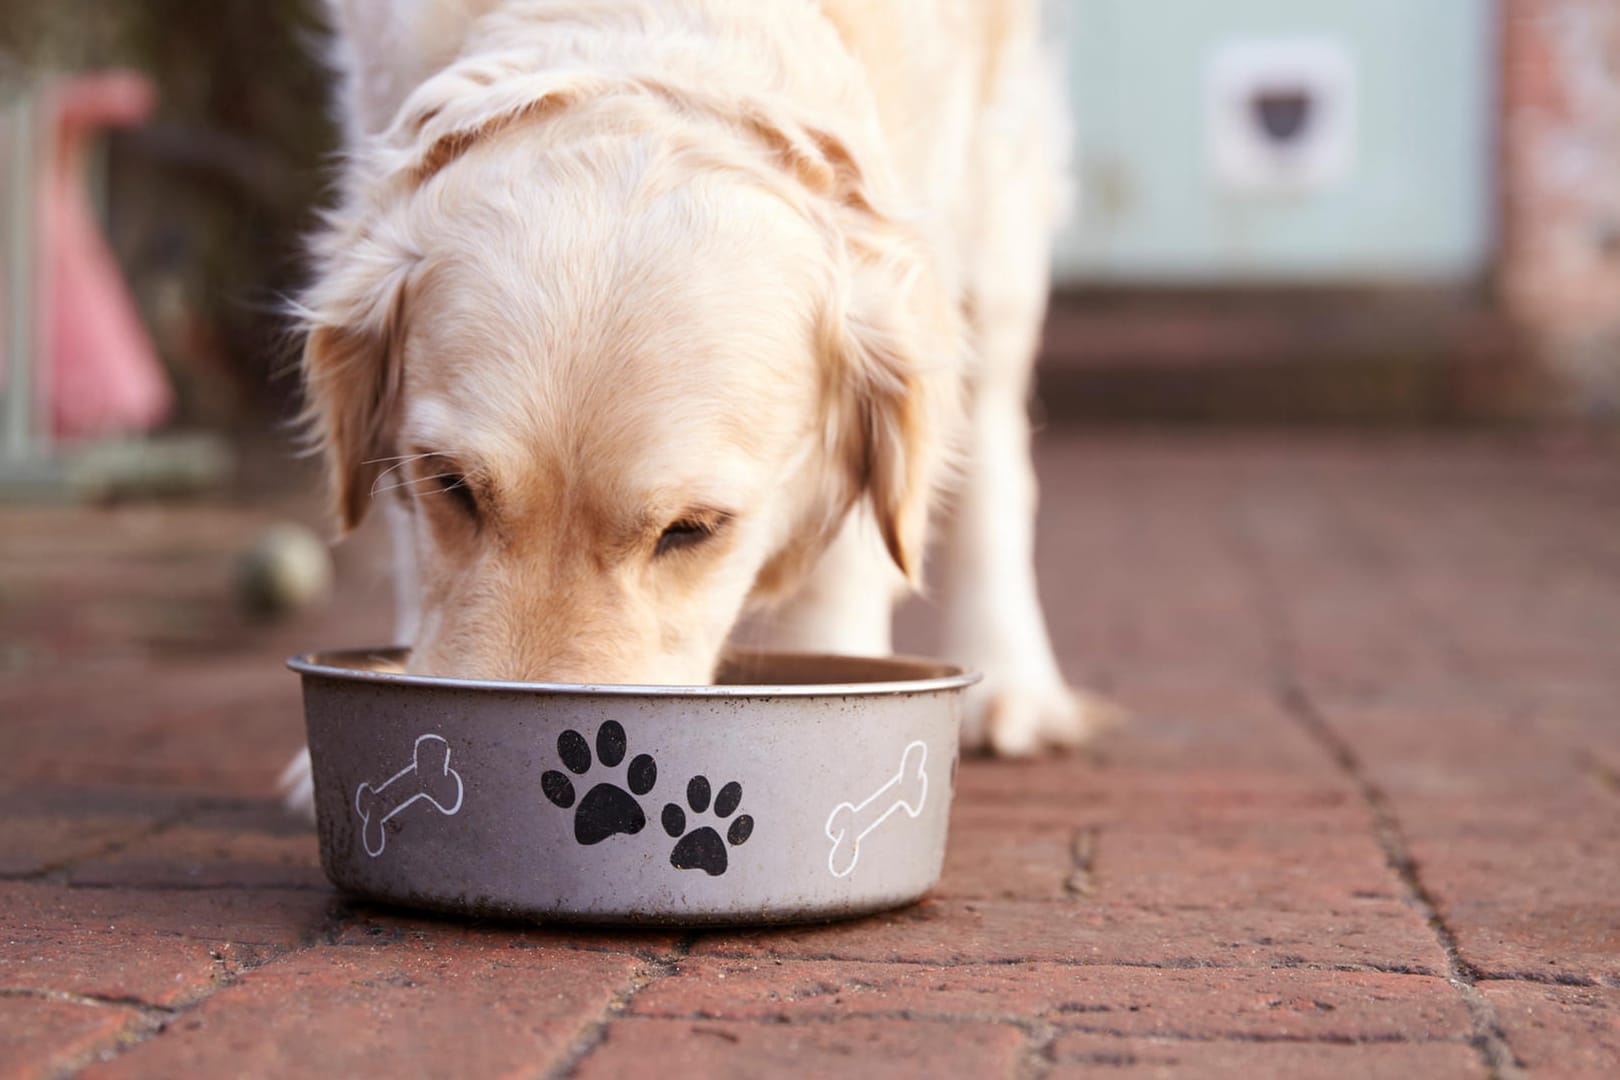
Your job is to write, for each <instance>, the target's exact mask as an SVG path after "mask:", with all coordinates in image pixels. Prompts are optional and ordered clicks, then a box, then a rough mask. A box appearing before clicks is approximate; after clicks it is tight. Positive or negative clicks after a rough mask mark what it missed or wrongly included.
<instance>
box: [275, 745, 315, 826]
mask: <svg viewBox="0 0 1620 1080" xmlns="http://www.w3.org/2000/svg"><path fill="white" fill-rule="evenodd" d="M276 787H277V789H278V790H279V791H280V792H281V801H282V805H284V806H286V808H287V811H288V812H289V813H291V814H293V815H294V816H296V817H301V818H303V819H304V820H305V821H310V822H313V821H314V820H315V780H314V778H313V777H312V776H311V775H310V772H309V750H308V749H307V748H306V749H303V750H300V751H298V755H297V756H296V757H294V758H293V759H292V760H291V761H289V762H287V767H286V768H285V769H283V770H281V779H280V780H278V781H276Z"/></svg>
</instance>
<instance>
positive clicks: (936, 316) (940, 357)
mask: <svg viewBox="0 0 1620 1080" xmlns="http://www.w3.org/2000/svg"><path fill="white" fill-rule="evenodd" d="M855 257H856V258H857V259H859V260H860V261H859V262H857V263H856V265H854V266H853V267H852V268H851V269H850V274H849V285H848V290H849V292H848V297H847V306H846V308H845V311H844V314H843V318H842V325H841V327H839V328H838V330H837V334H838V336H837V338H836V339H835V340H836V341H837V343H838V346H837V347H838V348H839V350H840V357H839V363H838V366H839V368H841V374H842V382H843V387H842V392H843V394H844V395H845V402H844V405H843V408H842V409H841V412H842V413H843V415H844V425H845V432H844V438H845V440H846V441H845V444H844V445H845V448H846V449H845V456H846V460H847V462H848V464H849V466H850V468H851V470H852V476H853V479H854V481H855V483H856V485H857V487H856V491H857V492H858V493H859V492H864V494H865V496H866V498H867V499H868V500H869V502H870V504H871V508H872V513H873V519H874V521H875V522H876V523H877V526H878V532H879V533H880V534H881V535H882V537H883V541H884V544H885V545H886V546H887V547H888V549H889V554H890V556H892V557H893V559H894V562H895V565H896V566H898V567H899V568H900V572H901V573H902V574H904V575H905V577H906V579H907V580H908V581H909V582H911V584H912V585H913V586H916V585H918V584H920V582H921V577H922V563H923V555H924V553H925V550H926V548H927V545H928V520H929V513H930V510H931V508H932V504H933V500H934V496H935V493H936V491H937V490H938V488H939V487H940V485H941V482H942V480H943V477H944V475H945V473H946V472H947V470H948V468H949V464H950V457H951V453H950V446H949V441H950V437H951V432H952V430H953V429H954V427H955V425H954V424H953V423H952V414H953V413H954V412H955V410H957V409H958V408H959V407H960V400H959V397H960V392H959V386H958V380H959V377H960V370H961V366H960V363H959V358H958V357H957V356H956V355H955V354H956V351H957V350H958V349H959V347H960V346H959V344H958V342H959V341H960V338H959V336H958V334H957V332H956V328H957V326H958V319H959V316H958V314H957V311H956V308H955V305H954V304H952V303H950V302H949V301H948V299H947V297H946V296H944V295H943V294H942V291H941V290H940V288H939V287H938V284H937V282H935V281H934V279H933V277H932V275H931V274H929V273H928V272H927V271H926V270H925V269H923V267H922V264H921V263H920V261H918V260H917V258H916V256H915V253H913V252H907V251H903V250H893V251H890V252H888V253H885V254H883V255H881V256H875V255H873V254H865V255H860V254H857V255H856V256H855Z"/></svg>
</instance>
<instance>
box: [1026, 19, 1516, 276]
mask: <svg viewBox="0 0 1620 1080" xmlns="http://www.w3.org/2000/svg"><path fill="white" fill-rule="evenodd" d="M1059 6H1060V7H1061V8H1062V9H1063V10H1061V11H1060V12H1059V20H1058V21H1059V22H1060V24H1065V25H1064V26H1063V32H1064V34H1065V36H1066V37H1067V39H1068V45H1067V58H1068V65H1069V71H1068V79H1069V85H1070V88H1071V92H1072V95H1073V111H1074V119H1075V128H1076V136H1077V146H1076V155H1075V157H1076V170H1077V179H1078V181H1079V189H1080V197H1079V202H1078V206H1077V208H1076V214H1075V219H1074V221H1073V223H1072V225H1071V227H1070V228H1069V229H1068V231H1067V232H1066V233H1065V234H1064V236H1063V238H1062V240H1061V243H1060V245H1059V251H1058V259H1057V263H1058V271H1059V277H1060V279H1061V280H1064V281H1068V282H1084V281H1120V282H1133V281H1134V282H1145V283H1154V282H1188V283H1200V282H1228V281H1231V282H1244V281H1265V282H1276V281H1301V282H1362V281H1371V282H1377V281H1453V280H1466V279H1469V278H1472V277H1476V276H1477V275H1479V274H1480V273H1481V272H1482V271H1483V270H1484V269H1485V268H1486V266H1487V265H1488V262H1489V259H1490V255H1491V246H1492V212H1491V208H1492V200H1493V187H1494V185H1493V180H1492V177H1493V173H1494V169H1493V163H1492V147H1493V141H1494V132H1493V129H1494V121H1493V111H1494V92H1495V85H1494V84H1495V79H1494V55H1495V25H1496V18H1497V14H1496V6H1495V4H1494V3H1493V2H1492V0H1068V2H1067V3H1066V4H1062V5H1059Z"/></svg>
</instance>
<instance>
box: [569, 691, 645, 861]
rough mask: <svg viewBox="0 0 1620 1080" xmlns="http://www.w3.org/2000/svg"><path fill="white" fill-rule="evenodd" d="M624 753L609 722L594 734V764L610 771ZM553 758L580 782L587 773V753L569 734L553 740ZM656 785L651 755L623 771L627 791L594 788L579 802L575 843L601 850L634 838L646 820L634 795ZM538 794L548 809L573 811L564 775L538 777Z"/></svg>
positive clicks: (579, 738)
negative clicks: (614, 839)
mask: <svg viewBox="0 0 1620 1080" xmlns="http://www.w3.org/2000/svg"><path fill="white" fill-rule="evenodd" d="M625 749H626V743H625V737H624V728H623V726H622V725H620V724H619V723H618V722H617V721H614V720H609V721H607V722H606V723H604V724H603V725H602V726H601V727H599V728H597V729H596V763H597V764H598V765H601V766H603V767H605V768H610V769H611V768H614V767H616V766H617V765H618V764H619V762H621V761H623V760H624V755H625ZM557 756H558V757H560V758H562V763H563V765H565V766H566V767H567V768H568V771H569V772H571V773H574V774H575V775H576V776H584V775H585V774H586V773H587V772H589V771H590V770H591V747H590V744H589V743H587V742H586V741H585V736H583V735H581V734H580V733H579V732H577V731H574V730H572V729H569V730H568V731H564V732H563V733H562V734H561V735H559V736H557ZM657 781H658V765H657V764H656V763H655V762H654V761H653V759H652V756H651V755H650V754H638V755H636V756H635V757H634V758H632V759H631V760H630V767H629V768H628V769H627V770H625V784H626V786H627V787H629V789H630V790H629V791H626V790H625V789H624V788H622V787H619V786H618V785H617V784H610V783H608V782H606V781H602V782H600V783H598V784H597V785H596V786H595V787H593V788H591V789H590V790H589V791H587V792H586V793H585V797H584V798H583V799H581V800H579V808H578V809H577V810H575V811H574V839H575V840H578V841H579V842H580V843H581V844H600V843H601V842H602V841H603V840H606V839H607V838H608V837H610V836H617V835H619V834H620V833H623V834H625V835H626V836H634V835H635V834H636V833H638V832H640V831H641V830H642V829H643V828H644V827H645V826H646V824H647V815H646V814H645V813H643V812H642V809H641V804H640V803H638V802H637V801H636V800H635V796H637V795H645V794H647V792H649V791H651V790H652V789H653V784H655V783H656V782H657ZM540 790H541V791H543V792H544V793H545V796H546V798H547V799H548V800H550V802H551V804H552V805H553V806H556V807H558V808H560V809H563V810H567V809H568V808H569V807H571V806H573V805H574V782H573V781H572V780H570V779H569V778H568V774H567V773H562V772H558V771H557V770H556V769H547V770H546V771H545V772H544V773H542V774H541V776H540Z"/></svg>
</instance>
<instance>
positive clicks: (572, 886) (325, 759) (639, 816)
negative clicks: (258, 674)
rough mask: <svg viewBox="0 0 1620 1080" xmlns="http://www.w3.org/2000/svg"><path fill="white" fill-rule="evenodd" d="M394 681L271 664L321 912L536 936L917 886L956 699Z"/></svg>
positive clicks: (810, 685) (748, 676)
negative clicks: (290, 682)
mask: <svg viewBox="0 0 1620 1080" xmlns="http://www.w3.org/2000/svg"><path fill="white" fill-rule="evenodd" d="M402 659H403V654H402V653H401V652H399V651H397V650H370V651H358V652H346V653H324V654H318V655H307V656H301V657H296V658H294V659H292V660H291V661H289V666H290V667H292V668H293V669H294V670H295V671H297V672H299V674H300V675H301V676H302V677H303V680H304V698H305V713H306V719H307V723H308V729H309V742H310V752H311V758H312V762H313V768H314V778H315V801H316V811H317V817H318V820H319V828H320V838H321V855H322V862H323V864H324V866H325V868H326V872H327V875H328V876H329V877H330V878H331V879H332V880H333V882H334V883H336V884H337V885H338V886H339V887H341V888H344V889H346V890H349V891H351V892H355V893H358V894H360V895H364V896H370V897H374V898H377V899H381V900H387V901H392V902H398V903H403V904H409V905H413V906H418V907H427V908H435V909H441V910H448V911H457V912H470V913H486V914H496V915H505V916H519V917H528V918H538V919H562V920H570V921H593V922H623V923H676V924H701V923H776V922H794V921H803V920H815V919H828V918H836V917H840V916H846V915H854V914H860V913H863V912H867V911H874V910H879V909H882V908H886V907H893V906H896V905H899V904H903V903H907V902H910V901H912V900H915V899H917V898H918V897H920V896H921V895H922V894H923V893H925V892H926V891H927V890H928V889H929V888H930V887H931V886H932V885H933V884H934V882H935V881H937V880H938V877H939V869H940V865H941V862H942V860H943V857H944V849H945V830H946V823H947V818H948V813H949V808H950V797H951V789H952V787H953V783H954V778H955V771H956V760H957V744H958V729H959V725H960V718H961V696H962V691H963V689H964V688H965V687H967V686H969V685H971V684H972V683H973V682H974V681H976V680H977V676H976V675H973V674H964V673H962V672H960V671H958V670H956V669H954V668H950V667H948V666H945V665H941V664H937V663H934V662H931V661H926V660H909V659H903V658H885V659H864V658H852V657H816V656H798V655H786V654H775V655H770V654H760V653H741V654H738V655H736V656H734V657H732V658H731V659H730V660H729V661H728V662H727V664H726V666H725V669H724V671H723V672H722V681H721V684H720V685H715V686H670V687H646V686H640V687H638V686H608V687H590V686H577V685H567V684H538V683H493V682H472V681H466V680H456V679H441V678H433V677H427V676H417V675H407V674H403V673H402V671H401V669H400V664H401V661H402Z"/></svg>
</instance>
